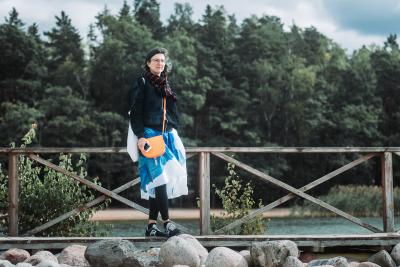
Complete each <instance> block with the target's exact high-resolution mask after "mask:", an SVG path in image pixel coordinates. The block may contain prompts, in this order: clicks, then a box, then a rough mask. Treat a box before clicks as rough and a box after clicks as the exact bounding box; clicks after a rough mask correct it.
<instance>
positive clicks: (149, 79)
mask: <svg viewBox="0 0 400 267" xmlns="http://www.w3.org/2000/svg"><path fill="white" fill-rule="evenodd" d="M167 59H168V56H167V50H166V49H164V48H156V49H153V50H151V51H150V52H149V53H148V54H147V55H146V59H145V62H144V74H143V76H142V77H140V78H138V79H137V81H136V83H135V85H134V88H133V91H132V97H131V100H130V101H131V102H130V103H131V110H130V123H131V127H132V130H133V132H134V134H135V135H136V136H137V138H138V142H137V146H138V148H139V151H140V152H141V153H140V155H139V173H140V192H141V197H142V198H144V199H148V200H149V221H148V225H147V227H146V232H145V234H146V236H162V237H170V236H174V235H177V234H179V233H180V231H179V229H178V228H176V226H175V225H174V224H173V223H172V222H171V221H170V219H169V214H168V199H171V198H176V197H179V196H181V195H187V193H188V188H187V174H186V156H185V148H184V147H183V144H182V141H181V139H180V138H179V136H178V133H177V131H176V128H177V127H178V112H177V107H176V101H177V98H176V93H175V91H174V90H173V88H171V87H170V84H169V82H168V79H167V66H166V62H167ZM164 97H165V98H166V129H165V132H164V133H162V129H163V112H164V111H163V99H164ZM161 134H162V135H163V139H164V142H165V145H166V149H165V153H164V154H163V155H162V156H159V157H157V158H146V157H145V156H143V153H144V151H145V146H146V149H147V145H146V138H150V137H153V136H156V135H161ZM158 213H160V214H161V218H162V221H163V225H164V231H161V230H160V229H159V228H158V227H157V217H158Z"/></svg>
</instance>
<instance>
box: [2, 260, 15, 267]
mask: <svg viewBox="0 0 400 267" xmlns="http://www.w3.org/2000/svg"><path fill="white" fill-rule="evenodd" d="M14 266H15V265H14V264H12V263H11V262H9V261H8V260H0V267H14Z"/></svg>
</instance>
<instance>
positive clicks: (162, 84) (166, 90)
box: [144, 71, 176, 101]
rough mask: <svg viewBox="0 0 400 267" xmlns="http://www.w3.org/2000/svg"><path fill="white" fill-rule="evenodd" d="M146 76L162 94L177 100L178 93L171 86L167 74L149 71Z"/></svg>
mask: <svg viewBox="0 0 400 267" xmlns="http://www.w3.org/2000/svg"><path fill="white" fill-rule="evenodd" d="M144 76H145V78H146V79H147V80H148V81H149V82H150V84H151V85H152V86H153V87H154V88H155V89H156V91H157V92H158V93H159V94H160V95H162V96H165V97H171V98H172V99H173V100H175V101H176V93H175V92H174V91H173V90H172V89H171V87H170V86H169V82H168V79H167V75H166V74H164V73H161V75H160V76H157V75H154V74H153V73H151V72H149V71H148V72H146V73H145V75H144Z"/></svg>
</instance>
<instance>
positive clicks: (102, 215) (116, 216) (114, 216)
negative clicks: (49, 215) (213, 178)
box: [91, 209, 290, 221]
mask: <svg viewBox="0 0 400 267" xmlns="http://www.w3.org/2000/svg"><path fill="white" fill-rule="evenodd" d="M222 211H223V210H211V214H214V215H219V214H221V212H222ZM169 214H170V217H171V219H199V218H200V210H199V209H170V210H169ZM289 215H290V209H273V210H270V211H267V212H265V213H264V214H263V216H264V217H266V218H278V217H288V216H289ZM147 218H148V216H147V215H146V214H144V213H141V212H140V211H137V210H134V209H107V210H101V211H98V212H96V213H95V214H94V215H93V216H92V218H91V220H92V221H131V220H146V219H147Z"/></svg>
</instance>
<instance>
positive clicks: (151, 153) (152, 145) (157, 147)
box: [142, 97, 167, 158]
mask: <svg viewBox="0 0 400 267" xmlns="http://www.w3.org/2000/svg"><path fill="white" fill-rule="evenodd" d="M166 105H167V100H166V97H164V101H163V110H164V112H163V127H162V134H161V135H156V136H154V137H150V138H146V142H147V144H148V145H149V148H148V149H147V150H145V151H142V154H143V156H145V157H146V158H157V157H159V156H162V155H164V153H165V143H164V139H163V135H164V130H165V121H166V118H165V117H166V111H165V109H166Z"/></svg>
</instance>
